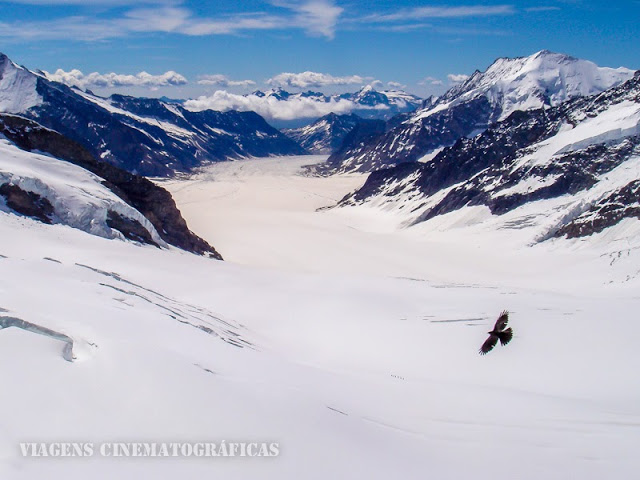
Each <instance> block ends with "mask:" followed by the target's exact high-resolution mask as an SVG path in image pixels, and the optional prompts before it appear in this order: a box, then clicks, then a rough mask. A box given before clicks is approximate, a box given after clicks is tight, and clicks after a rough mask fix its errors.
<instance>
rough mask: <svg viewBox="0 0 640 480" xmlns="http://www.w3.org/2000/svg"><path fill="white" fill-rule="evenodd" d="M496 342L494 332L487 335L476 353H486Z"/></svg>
mask: <svg viewBox="0 0 640 480" xmlns="http://www.w3.org/2000/svg"><path fill="white" fill-rule="evenodd" d="M497 343H498V336H497V335H494V334H491V335H489V338H487V339H486V340H485V342H484V343H483V344H482V347H480V351H479V352H478V353H479V354H480V355H486V354H487V353H489V352H490V351H491V350H493V347H495V346H496V344H497Z"/></svg>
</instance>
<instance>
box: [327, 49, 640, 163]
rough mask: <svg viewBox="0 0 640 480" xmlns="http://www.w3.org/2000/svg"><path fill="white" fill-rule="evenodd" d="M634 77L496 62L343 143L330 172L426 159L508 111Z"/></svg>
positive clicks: (565, 65)
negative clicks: (381, 126)
mask: <svg viewBox="0 0 640 480" xmlns="http://www.w3.org/2000/svg"><path fill="white" fill-rule="evenodd" d="M632 76H633V71H632V70H629V69H626V68H618V69H612V68H604V67H598V66H597V65H595V64H594V63H592V62H589V61H586V60H580V59H576V58H573V57H570V56H567V55H562V54H557V53H552V52H549V51H546V50H543V51H540V52H538V53H536V54H534V55H531V56H529V57H522V58H513V59H511V58H500V59H498V60H496V61H495V62H494V63H493V64H492V65H491V66H490V67H489V68H488V69H487V70H486V71H485V72H479V71H476V72H475V73H474V74H473V75H472V76H471V77H469V78H468V79H467V80H466V81H465V82H464V83H462V84H460V85H457V86H455V87H453V88H452V89H450V90H449V91H448V92H447V93H445V94H444V95H443V96H441V97H440V98H438V99H437V100H435V101H432V100H430V101H427V102H425V105H424V106H423V107H422V108H420V109H419V110H417V111H415V112H414V113H413V114H410V115H408V116H406V117H404V118H401V119H400V121H398V119H397V118H396V119H391V121H389V123H388V124H387V125H386V127H385V128H384V130H383V131H380V132H378V133H377V134H376V135H374V136H373V137H371V138H369V139H368V140H367V141H366V142H362V141H360V140H358V142H357V143H354V144H352V145H342V148H341V149H340V151H339V152H337V153H335V154H334V155H332V156H331V158H329V161H328V166H327V169H328V170H329V171H331V172H334V173H335V172H346V171H363V172H369V171H374V170H377V169H380V168H386V167H389V166H393V165H397V164H400V163H405V162H415V161H419V160H420V159H423V158H425V159H428V158H430V157H431V156H433V154H434V153H437V151H438V150H439V149H441V148H443V147H445V146H450V145H453V144H454V143H455V142H456V141H457V140H459V139H461V138H465V137H473V136H475V135H477V134H479V133H481V132H483V131H484V130H486V129H487V128H488V127H489V126H490V125H491V124H493V123H494V122H496V121H500V120H504V119H506V118H507V117H508V116H509V115H511V114H512V113H513V112H516V111H522V110H531V109H537V108H550V107H553V106H557V105H559V104H561V103H562V102H564V101H566V100H569V99H572V98H576V97H580V96H584V95H592V94H595V93H599V92H602V91H604V90H606V89H608V88H610V87H613V86H616V85H619V84H621V83H623V82H624V81H626V80H628V79H630V78H631V77H632Z"/></svg>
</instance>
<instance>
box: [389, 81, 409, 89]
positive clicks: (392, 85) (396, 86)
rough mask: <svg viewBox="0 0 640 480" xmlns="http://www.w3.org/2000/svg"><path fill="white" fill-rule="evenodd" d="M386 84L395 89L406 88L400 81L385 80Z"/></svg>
mask: <svg viewBox="0 0 640 480" xmlns="http://www.w3.org/2000/svg"><path fill="white" fill-rule="evenodd" d="M387 86H388V87H389V88H394V89H396V90H404V89H405V88H407V86H406V85H403V84H402V83H400V82H387Z"/></svg>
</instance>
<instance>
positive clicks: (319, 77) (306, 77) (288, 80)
mask: <svg viewBox="0 0 640 480" xmlns="http://www.w3.org/2000/svg"><path fill="white" fill-rule="evenodd" d="M364 82H365V79H364V78H363V77H361V76H359V75H350V76H346V77H334V76H333V75H329V74H328V73H318V72H301V73H288V72H284V73H281V74H279V75H276V76H275V77H272V78H270V79H269V80H267V83H268V84H269V85H272V86H276V87H283V88H322V87H327V86H332V85H333V86H335V85H362V84H363V83H364Z"/></svg>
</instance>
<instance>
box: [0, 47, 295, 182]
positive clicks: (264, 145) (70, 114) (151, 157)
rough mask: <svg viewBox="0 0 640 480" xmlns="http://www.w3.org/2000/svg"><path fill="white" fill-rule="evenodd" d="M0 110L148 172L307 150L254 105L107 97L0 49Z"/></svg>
mask: <svg viewBox="0 0 640 480" xmlns="http://www.w3.org/2000/svg"><path fill="white" fill-rule="evenodd" d="M0 112H4V113H12V114H19V115H21V116H23V117H25V118H30V119H32V120H35V121H37V122H38V123H39V124H41V125H43V126H45V127H47V128H50V129H53V130H55V131H57V132H60V133H61V134H63V135H65V136H66V137H68V138H70V139H72V140H75V141H76V142H78V143H80V144H81V145H83V146H84V147H85V148H87V149H88V150H89V152H90V153H91V154H92V155H94V156H95V157H96V158H100V159H102V160H104V161H106V162H108V163H110V164H112V165H115V166H118V167H120V168H124V169H125V170H128V171H130V172H134V173H138V174H141V175H147V176H164V175H171V174H173V173H175V172H184V171H189V170H190V169H192V168H193V167H197V166H199V165H201V164H203V163H206V162H210V161H219V160H227V159H230V158H243V157H249V156H257V157H260V156H269V155H298V154H303V153H305V150H304V149H303V148H302V147H300V146H299V145H298V144H297V143H295V142H294V141H292V140H291V139H289V138H288V137H286V136H285V135H283V134H282V133H280V132H279V131H278V130H276V129H275V128H273V127H272V126H270V125H269V124H268V123H267V122H266V121H265V120H264V119H263V118H262V117H260V116H259V115H257V114H256V113H254V112H236V111H230V112H214V111H212V110H205V111H201V112H194V111H190V110H187V109H186V108H184V107H183V106H181V105H179V104H176V103H173V102H167V101H162V100H158V99H151V98H135V97H128V96H123V95H112V96H111V97H109V98H102V97H99V96H96V95H94V94H92V93H91V92H85V91H82V90H79V89H76V88H70V87H68V86H66V85H63V84H61V83H57V82H52V81H50V80H48V79H47V78H46V77H45V76H44V75H42V74H39V73H35V72H32V71H30V70H27V69H26V68H24V67H20V66H18V65H16V64H15V63H13V62H12V61H11V60H10V59H9V58H8V57H7V56H5V55H2V54H0Z"/></svg>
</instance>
